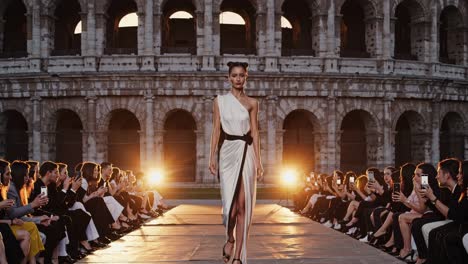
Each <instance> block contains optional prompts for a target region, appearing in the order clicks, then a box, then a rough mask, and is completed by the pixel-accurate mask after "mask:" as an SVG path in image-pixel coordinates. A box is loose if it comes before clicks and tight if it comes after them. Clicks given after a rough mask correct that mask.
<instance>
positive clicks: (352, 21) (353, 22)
mask: <svg viewBox="0 0 468 264" xmlns="http://www.w3.org/2000/svg"><path fill="white" fill-rule="evenodd" d="M340 13H341V15H342V18H341V50H340V55H341V57H355V58H368V57H370V54H369V53H368V52H367V49H366V22H365V20H366V15H365V14H366V13H365V10H364V8H363V6H362V5H361V3H360V1H358V0H346V2H345V3H344V4H343V6H341V12H340ZM368 23H369V22H368Z"/></svg>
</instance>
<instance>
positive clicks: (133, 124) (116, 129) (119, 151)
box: [107, 109, 140, 171]
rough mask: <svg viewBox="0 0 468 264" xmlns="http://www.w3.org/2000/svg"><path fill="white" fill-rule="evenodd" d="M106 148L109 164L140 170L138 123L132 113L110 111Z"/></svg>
mask: <svg viewBox="0 0 468 264" xmlns="http://www.w3.org/2000/svg"><path fill="white" fill-rule="evenodd" d="M107 147H108V149H107V151H108V152H107V157H108V160H109V161H110V162H112V163H113V164H115V165H116V166H118V167H119V168H122V169H130V170H134V171H137V170H139V169H140V122H139V121H138V119H137V118H136V116H135V115H134V114H133V113H132V112H130V111H128V110H124V109H118V110H114V111H112V113H111V118H110V122H109V134H108V141H107Z"/></svg>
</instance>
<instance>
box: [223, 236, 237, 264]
mask: <svg viewBox="0 0 468 264" xmlns="http://www.w3.org/2000/svg"><path fill="white" fill-rule="evenodd" d="M234 242H236V241H235V240H233V241H229V240H228V241H226V243H224V246H223V260H225V261H224V262H225V263H227V262H229V260H230V259H231V255H230V254H227V253H226V251H225V250H224V248H226V245H227V244H228V243H230V244H234ZM231 251H232V249H231Z"/></svg>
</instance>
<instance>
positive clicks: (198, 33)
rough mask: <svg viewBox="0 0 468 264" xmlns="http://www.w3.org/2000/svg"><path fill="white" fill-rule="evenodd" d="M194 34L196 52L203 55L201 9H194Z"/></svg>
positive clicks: (203, 38) (202, 15)
mask: <svg viewBox="0 0 468 264" xmlns="http://www.w3.org/2000/svg"><path fill="white" fill-rule="evenodd" d="M194 19H195V20H194V23H195V28H196V31H195V36H196V48H197V50H196V54H197V55H203V54H204V51H205V36H204V32H203V31H204V24H205V23H204V19H205V17H204V13H203V11H201V10H196V11H195V18H194Z"/></svg>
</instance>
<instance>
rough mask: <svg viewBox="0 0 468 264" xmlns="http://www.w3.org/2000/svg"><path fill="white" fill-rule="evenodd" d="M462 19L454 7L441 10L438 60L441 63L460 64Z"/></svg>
mask: <svg viewBox="0 0 468 264" xmlns="http://www.w3.org/2000/svg"><path fill="white" fill-rule="evenodd" d="M462 21H463V20H462V17H461V14H460V11H459V10H458V8H456V7H455V6H447V7H445V8H444V9H443V10H442V13H441V14H440V21H439V60H440V62H442V63H449V64H462V63H463V47H464V37H463V34H464V30H461V28H462V24H463V22H462Z"/></svg>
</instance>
